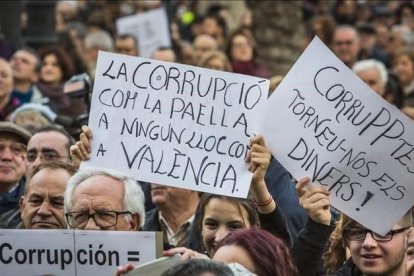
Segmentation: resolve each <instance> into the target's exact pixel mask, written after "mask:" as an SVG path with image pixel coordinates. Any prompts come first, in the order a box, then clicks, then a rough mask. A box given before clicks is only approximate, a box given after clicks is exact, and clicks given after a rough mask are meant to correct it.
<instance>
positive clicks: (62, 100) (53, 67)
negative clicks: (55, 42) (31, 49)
mask: <svg viewBox="0 0 414 276" xmlns="http://www.w3.org/2000/svg"><path fill="white" fill-rule="evenodd" d="M40 60H41V62H42V65H41V67H40V80H39V82H38V84H37V86H38V88H39V90H40V92H41V93H42V95H43V96H44V97H47V98H48V99H49V102H48V105H49V106H50V108H51V109H52V110H53V111H54V112H56V113H57V114H59V115H64V116H69V117H71V118H75V117H76V116H78V115H80V114H83V113H85V112H86V106H85V103H84V101H83V100H82V99H80V98H70V97H69V96H68V95H65V93H64V92H63V85H64V83H65V82H66V81H67V80H69V78H71V77H72V75H73V74H74V72H75V71H74V66H73V63H72V61H71V59H70V57H69V56H68V54H67V53H66V51H65V50H64V49H63V48H61V47H60V46H48V47H45V48H42V49H41V50H40Z"/></svg>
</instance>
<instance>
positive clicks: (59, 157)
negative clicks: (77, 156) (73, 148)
mask: <svg viewBox="0 0 414 276" xmlns="http://www.w3.org/2000/svg"><path fill="white" fill-rule="evenodd" d="M45 152H46V153H47V152H53V153H56V157H54V158H51V159H48V158H45ZM32 153H36V156H35V158H34V159H33V160H30V159H31V158H30V159H29V158H28V155H29V154H32ZM39 154H40V156H41V157H40V158H41V160H42V161H59V160H60V159H63V158H65V159H66V160H71V157H70V156H61V155H60V154H59V153H58V152H57V151H56V150H53V149H42V150H41V151H32V150H28V151H26V161H27V162H28V163H33V162H34V161H36V159H37V157H38V156H39Z"/></svg>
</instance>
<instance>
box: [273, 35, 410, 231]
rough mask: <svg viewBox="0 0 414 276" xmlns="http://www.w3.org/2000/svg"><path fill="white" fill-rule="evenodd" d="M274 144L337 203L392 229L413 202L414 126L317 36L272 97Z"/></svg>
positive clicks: (362, 219)
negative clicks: (326, 189) (321, 186)
mask: <svg viewBox="0 0 414 276" xmlns="http://www.w3.org/2000/svg"><path fill="white" fill-rule="evenodd" d="M267 107H268V108H267V111H266V119H267V120H266V133H265V138H266V142H267V144H268V145H269V146H270V148H271V149H272V151H273V152H275V153H276V156H277V158H278V160H279V161H280V162H281V163H282V164H283V165H284V166H285V167H286V168H287V169H288V170H289V171H290V172H291V173H292V175H293V176H294V177H295V178H297V179H299V178H301V177H303V176H305V175H309V176H311V177H312V179H313V181H316V182H318V183H319V184H320V185H324V186H326V187H327V188H328V189H329V191H330V200H331V204H332V205H333V206H334V207H336V208H337V209H339V210H341V211H342V212H344V213H345V214H347V215H349V216H350V217H352V218H353V219H355V220H356V221H358V222H359V223H361V224H362V225H364V226H366V227H368V228H370V229H372V230H374V231H376V232H378V233H382V234H384V233H386V232H387V231H388V230H390V229H391V227H392V225H393V224H394V223H395V222H396V221H398V220H399V219H400V218H401V217H402V216H403V214H404V213H405V212H407V211H408V209H409V208H410V207H411V206H412V205H413V198H414V197H413V196H414V185H413V179H414V178H413V176H414V175H413V173H414V161H413V160H412V159H413V157H414V148H413V145H414V126H413V122H412V120H411V119H409V118H408V117H406V116H405V115H404V114H402V113H400V112H399V111H398V110H397V109H396V108H395V107H393V106H392V105H390V104H389V103H387V102H386V101H384V100H383V99H382V98H381V97H380V96H378V95H377V94H376V93H375V92H374V91H372V90H371V89H370V88H369V87H368V86H367V85H366V84H365V83H363V82H362V81H361V80H360V79H359V78H358V77H357V76H355V75H354V74H353V72H352V71H351V70H350V69H349V68H347V67H346V66H345V65H344V64H343V63H342V62H341V61H340V60H339V59H338V58H337V57H336V56H335V55H334V54H333V53H332V52H331V51H330V50H329V49H328V48H327V47H326V46H325V45H324V44H323V43H322V42H321V41H320V40H319V39H318V38H315V39H314V40H313V41H312V42H311V43H310V45H309V46H308V48H307V49H306V50H305V52H304V53H303V54H302V56H301V57H300V58H299V60H298V61H297V62H296V63H295V65H294V66H293V67H292V69H291V70H290V71H289V73H288V74H287V75H286V77H285V78H284V80H283V82H282V83H281V84H280V85H279V86H278V88H277V90H276V91H275V92H274V93H273V94H272V96H271V97H270V98H269V101H268V106H267Z"/></svg>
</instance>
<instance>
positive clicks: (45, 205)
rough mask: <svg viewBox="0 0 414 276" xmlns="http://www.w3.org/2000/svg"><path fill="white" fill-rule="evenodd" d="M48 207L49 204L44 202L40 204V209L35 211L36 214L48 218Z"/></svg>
mask: <svg viewBox="0 0 414 276" xmlns="http://www.w3.org/2000/svg"><path fill="white" fill-rule="evenodd" d="M49 207H50V205H49V202H48V201H46V200H44V201H43V202H42V204H40V207H39V209H38V210H37V214H38V215H41V216H49V215H50V214H51V212H50V208H49Z"/></svg>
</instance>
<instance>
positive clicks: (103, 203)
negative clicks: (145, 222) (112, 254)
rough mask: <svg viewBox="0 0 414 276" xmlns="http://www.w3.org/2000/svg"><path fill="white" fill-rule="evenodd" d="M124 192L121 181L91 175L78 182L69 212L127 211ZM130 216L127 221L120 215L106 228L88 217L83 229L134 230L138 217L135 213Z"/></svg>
mask: <svg viewBox="0 0 414 276" xmlns="http://www.w3.org/2000/svg"><path fill="white" fill-rule="evenodd" d="M124 192H125V191H124V184H123V183H122V182H121V181H119V180H115V179H113V178H112V177H109V176H104V175H96V176H92V177H90V178H88V179H86V180H85V181H83V182H82V183H80V184H79V185H78V186H77V187H76V188H75V190H74V191H73V194H72V210H71V212H85V213H89V214H93V213H99V212H105V211H116V212H124V211H127V210H125V207H124ZM132 216H133V219H132V220H128V221H127V220H126V219H125V215H120V216H119V217H118V220H117V223H116V225H114V226H112V227H107V228H103V227H101V226H99V225H98V224H99V223H97V222H96V221H95V220H94V219H92V218H89V220H88V222H87V224H86V226H85V227H84V228H83V229H86V230H116V231H134V230H137V229H138V226H139V218H136V216H137V215H132ZM95 219H96V217H95Z"/></svg>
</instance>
